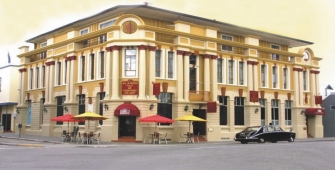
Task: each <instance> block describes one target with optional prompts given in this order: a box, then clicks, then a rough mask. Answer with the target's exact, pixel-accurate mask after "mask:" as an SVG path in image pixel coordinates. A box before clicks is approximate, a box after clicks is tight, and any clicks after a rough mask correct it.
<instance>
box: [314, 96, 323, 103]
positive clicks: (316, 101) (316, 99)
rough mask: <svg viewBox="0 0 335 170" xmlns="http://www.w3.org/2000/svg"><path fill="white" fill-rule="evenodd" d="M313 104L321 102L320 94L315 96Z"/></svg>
mask: <svg viewBox="0 0 335 170" xmlns="http://www.w3.org/2000/svg"><path fill="white" fill-rule="evenodd" d="M315 104H320V105H321V104H322V96H315Z"/></svg>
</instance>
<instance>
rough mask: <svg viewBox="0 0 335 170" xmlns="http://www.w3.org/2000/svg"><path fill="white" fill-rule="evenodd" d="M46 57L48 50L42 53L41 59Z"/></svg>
mask: <svg viewBox="0 0 335 170" xmlns="http://www.w3.org/2000/svg"><path fill="white" fill-rule="evenodd" d="M46 57H47V52H46V51H44V52H41V53H40V59H45V58H46Z"/></svg>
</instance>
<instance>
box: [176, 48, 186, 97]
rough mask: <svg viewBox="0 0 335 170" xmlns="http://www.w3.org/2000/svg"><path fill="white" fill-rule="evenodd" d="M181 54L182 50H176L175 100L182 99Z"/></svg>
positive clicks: (182, 53)
mask: <svg viewBox="0 0 335 170" xmlns="http://www.w3.org/2000/svg"><path fill="white" fill-rule="evenodd" d="M183 55H184V51H180V50H177V69H176V70H177V73H176V74H177V101H183V100H184V99H183V85H184V83H183V69H182V68H183Z"/></svg>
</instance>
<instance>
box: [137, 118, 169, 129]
mask: <svg viewBox="0 0 335 170" xmlns="http://www.w3.org/2000/svg"><path fill="white" fill-rule="evenodd" d="M138 121H139V122H155V132H156V125H157V124H156V123H173V122H174V120H172V119H169V118H167V117H164V116H160V115H158V114H156V115H152V116H148V117H143V118H140V119H139V120H138Z"/></svg>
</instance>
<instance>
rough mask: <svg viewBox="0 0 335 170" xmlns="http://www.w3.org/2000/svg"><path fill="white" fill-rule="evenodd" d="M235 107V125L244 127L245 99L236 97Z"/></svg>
mask: <svg viewBox="0 0 335 170" xmlns="http://www.w3.org/2000/svg"><path fill="white" fill-rule="evenodd" d="M234 105H235V110H234V114H235V125H244V98H243V97H235V99H234Z"/></svg>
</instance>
